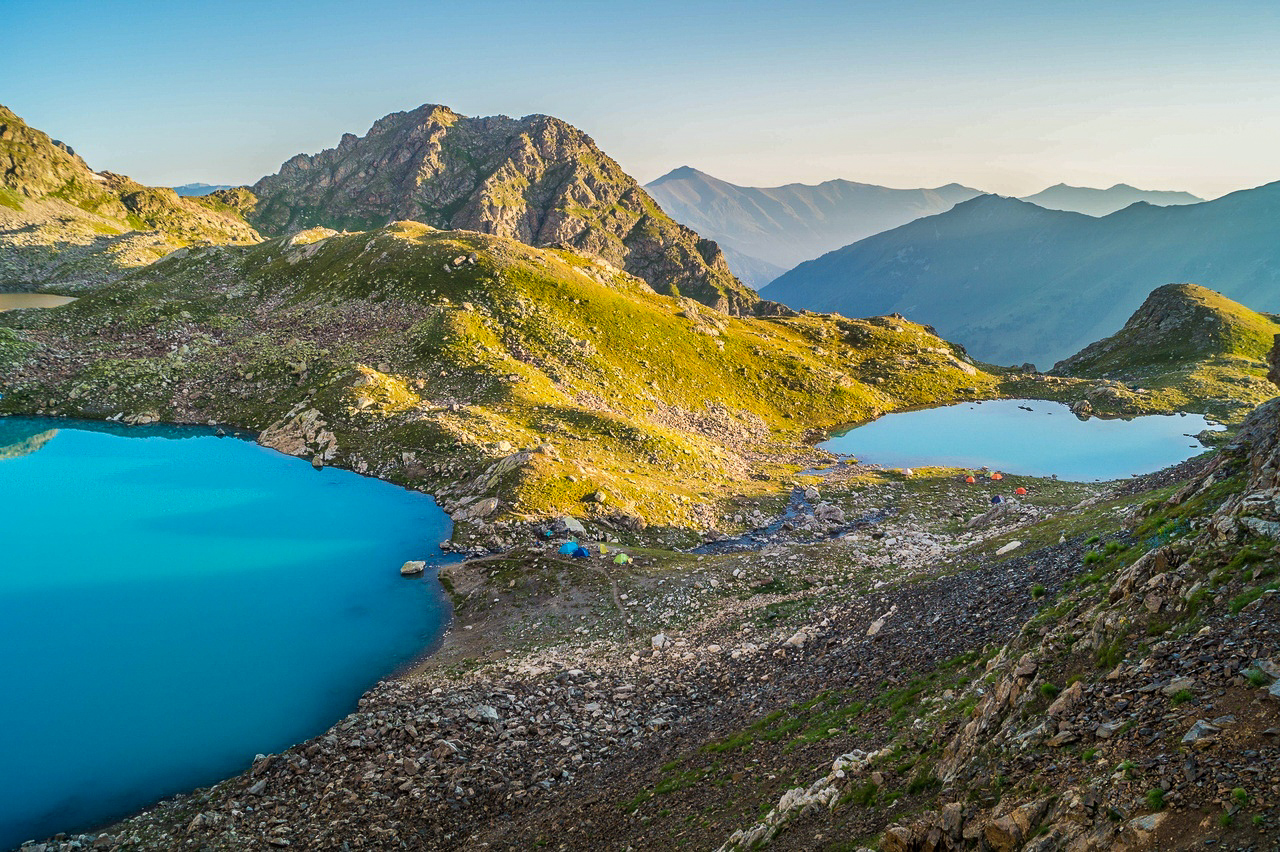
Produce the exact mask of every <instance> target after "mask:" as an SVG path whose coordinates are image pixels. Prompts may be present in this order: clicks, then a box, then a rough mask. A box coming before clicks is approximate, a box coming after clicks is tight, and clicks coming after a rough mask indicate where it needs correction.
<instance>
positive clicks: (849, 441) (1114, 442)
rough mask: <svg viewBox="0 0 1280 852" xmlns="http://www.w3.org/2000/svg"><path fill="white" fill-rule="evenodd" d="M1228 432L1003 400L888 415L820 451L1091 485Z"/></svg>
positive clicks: (1152, 466) (1199, 420)
mask: <svg viewBox="0 0 1280 852" xmlns="http://www.w3.org/2000/svg"><path fill="white" fill-rule="evenodd" d="M1026 409H1030V411H1028V410H1026ZM1222 428H1223V427H1221V426H1218V425H1214V424H1211V423H1210V422H1209V421H1207V420H1206V419H1205V418H1204V417H1202V416H1200V415H1198V414H1187V415H1180V414H1174V415H1149V416H1145V417H1134V418H1132V419H1129V420H1119V419H1116V420H1106V419H1101V418H1097V417H1091V418H1089V419H1087V420H1081V419H1079V418H1078V417H1076V416H1075V415H1074V414H1072V413H1071V409H1070V408H1068V407H1067V406H1065V405H1063V404H1062V403H1058V402H1045V401H1044V400H1038V399H1000V400H991V401H988V402H983V403H960V404H959V405H948V406H944V407H941V408H923V409H918V410H916V411H903V412H899V413H897V414H886V415H885V416H884V417H881V418H880V419H878V420H873V421H871V422H870V423H867V424H865V425H863V426H859V427H857V428H856V429H851V430H849V431H848V432H845V433H843V434H841V435H837V436H835V437H833V438H831V439H830V440H828V441H825V442H824V443H822V444H821V446H822V448H823V449H826V450H830V451H832V452H835V453H845V454H848V455H853V456H856V457H857V458H858V459H859V460H861V461H866V462H872V463H875V464H882V465H886V466H890V467H922V466H925V465H938V466H944V467H970V468H977V467H982V466H986V467H989V468H991V469H993V470H1000V471H1004V472H1006V473H1017V474H1023V475H1026V476H1052V475H1055V474H1056V475H1057V476H1058V478H1059V479H1066V480H1071V481H1076V482H1088V481H1092V480H1108V479H1120V478H1122V477H1128V476H1132V475H1135V474H1143V473H1151V472H1152V471H1156V470H1160V469H1161V468H1164V467H1168V466H1169V465H1172V464H1177V463H1178V462H1182V461H1185V460H1186V459H1189V458H1191V457H1192V456H1195V455H1199V454H1200V453H1202V452H1204V451H1205V449H1206V448H1205V447H1204V446H1203V445H1202V444H1201V443H1200V442H1199V441H1197V440H1196V439H1195V438H1193V437H1191V436H1192V435H1195V434H1198V433H1200V432H1202V431H1204V430H1205V429H1210V430H1220V429H1222Z"/></svg>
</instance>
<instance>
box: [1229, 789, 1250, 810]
mask: <svg viewBox="0 0 1280 852" xmlns="http://www.w3.org/2000/svg"><path fill="white" fill-rule="evenodd" d="M1231 801H1233V802H1235V803H1236V804H1237V805H1239V806H1240V807H1242V808H1243V807H1244V806H1245V805H1247V804H1249V791H1248V790H1246V789H1245V788H1243V787H1236V788H1235V789H1234V790H1232V791H1231Z"/></svg>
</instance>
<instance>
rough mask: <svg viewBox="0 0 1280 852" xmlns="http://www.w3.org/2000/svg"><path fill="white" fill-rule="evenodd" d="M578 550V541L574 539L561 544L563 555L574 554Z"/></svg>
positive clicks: (561, 553)
mask: <svg viewBox="0 0 1280 852" xmlns="http://www.w3.org/2000/svg"><path fill="white" fill-rule="evenodd" d="M577 550H578V543H577V542H576V541H574V540H573V539H570V540H569V541H566V542H565V543H564V544H562V545H560V555H561V556H573V555H574V554H575V553H576V552H577Z"/></svg>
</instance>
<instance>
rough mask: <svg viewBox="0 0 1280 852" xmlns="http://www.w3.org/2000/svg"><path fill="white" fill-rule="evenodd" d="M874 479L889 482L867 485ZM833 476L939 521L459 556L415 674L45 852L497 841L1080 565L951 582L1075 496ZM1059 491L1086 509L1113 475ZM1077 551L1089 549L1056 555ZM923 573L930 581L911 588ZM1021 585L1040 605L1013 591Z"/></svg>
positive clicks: (886, 664) (1074, 547)
mask: <svg viewBox="0 0 1280 852" xmlns="http://www.w3.org/2000/svg"><path fill="white" fill-rule="evenodd" d="M876 476H882V477H886V480H885V481H884V482H883V483H882V484H877V485H870V486H866V487H862V486H860V485H858V484H853V483H857V482H859V481H860V478H865V477H876ZM831 479H832V481H830V482H829V483H827V484H824V492H826V493H825V494H824V495H823V497H824V499H823V500H821V501H817V503H816V505H835V504H840V505H842V506H843V507H845V508H842V509H841V510H840V511H841V512H844V511H846V510H847V511H848V512H849V513H854V512H859V511H862V510H864V509H867V508H868V507H871V506H872V505H878V504H883V503H894V502H901V501H902V500H903V498H904V497H908V498H909V499H910V501H911V503H912V505H913V507H919V506H922V505H928V506H930V509H931V511H932V510H936V512H933V517H931V518H929V519H928V521H927V522H926V523H925V524H923V525H922V524H921V523H920V520H921V519H920V518H918V517H916V516H915V514H914V512H915V511H917V509H916V508H912V509H908V510H907V511H904V512H902V513H901V520H899V519H898V517H896V516H895V517H892V518H889V519H887V520H886V521H885V522H884V523H883V524H882V525H880V526H879V527H878V528H876V529H875V530H873V531H857V532H849V533H846V534H845V535H844V536H843V537H842V538H839V539H835V540H834V541H829V540H823V539H824V538H825V534H826V533H827V532H828V531H829V528H830V527H832V526H838V524H835V523H834V522H833V521H831V520H828V521H822V520H820V519H818V518H816V517H814V516H813V514H812V513H811V512H810V513H809V514H807V515H803V516H800V517H796V518H793V520H794V521H795V523H793V524H789V526H790V529H787V530H781V528H779V532H780V533H781V535H780V536H779V537H778V538H780V540H778V539H775V540H774V541H772V542H768V543H766V544H765V545H764V547H763V549H760V550H757V551H752V552H744V553H734V554H724V555H715V556H700V555H695V554H685V555H680V554H673V553H670V552H665V551H652V552H651V551H648V550H646V549H644V548H628V550H630V551H631V552H632V553H634V554H635V556H636V559H637V562H636V564H635V565H634V567H633V566H627V567H626V568H625V569H618V570H614V569H615V568H616V567H617V566H613V565H612V564H610V563H607V562H604V561H603V560H598V559H593V560H591V561H589V562H585V564H583V563H580V562H579V561H576V560H565V559H561V558H559V557H557V556H555V555H553V554H552V553H548V552H544V551H543V550H541V549H535V548H532V547H522V548H520V549H518V550H516V551H513V552H511V553H508V554H504V555H501V556H497V557H492V556H491V557H489V558H487V559H473V560H469V561H467V562H463V563H459V564H454V565H450V566H445V567H444V568H442V569H441V577H442V580H443V581H444V582H445V583H446V587H447V588H449V589H450V590H451V592H452V594H453V596H454V600H455V606H456V611H455V618H454V622H453V624H452V626H451V627H450V629H449V631H448V633H447V634H446V636H445V638H444V639H443V640H442V642H441V645H440V647H439V648H438V649H437V650H436V651H435V653H433V654H432V656H431V657H429V658H427V660H426V661H425V662H424V663H423V664H422V665H421V666H419V667H418V668H417V669H416V670H415V671H414V672H413V673H412V674H409V675H407V676H405V677H402V678H399V679H394V680H389V681H385V682H383V683H381V684H379V685H378V686H377V687H376V688H375V689H373V690H371V691H370V693H369V694H367V695H366V696H365V698H364V699H362V700H361V707H360V709H359V710H358V711H357V712H356V713H354V714H352V715H351V716H349V717H347V718H346V719H344V720H342V721H341V722H339V723H338V724H336V725H335V726H334V727H333V728H332V729H331V730H330V731H329V732H327V733H326V734H325V735H323V736H321V737H318V738H316V739H315V740H312V741H310V742H308V743H304V744H301V745H299V746H297V747H295V748H293V749H290V750H289V751H288V752H286V753H285V754H284V755H277V756H270V757H268V758H264V759H261V760H259V761H257V762H255V764H254V766H253V768H252V769H251V770H250V771H249V772H247V773H246V774H245V775H243V776H240V777H238V778H235V779H230V780H228V781H226V782H223V783H221V784H219V785H216V786H215V787H213V788H210V789H209V790H207V791H199V792H197V793H195V794H190V795H184V796H179V797H176V798H175V799H173V800H169V801H167V802H164V803H161V804H160V805H158V806H156V807H155V808H153V809H151V810H149V811H147V812H145V813H143V814H141V815H139V816H137V817H134V818H131V819H129V820H126V821H124V822H123V823H121V824H120V825H118V826H115V827H113V828H112V829H110V830H109V831H108V832H106V833H104V834H99V835H95V836H93V837H91V838H90V837H88V836H85V837H81V838H76V839H74V840H72V839H69V840H67V841H50V842H46V843H44V844H36V845H35V846H34V847H28V848H35V849H39V848H41V847H42V846H43V848H44V849H45V850H51V849H62V848H68V849H69V848H77V847H76V846H75V845H73V844H76V843H78V844H80V847H81V848H83V847H84V846H85V845H86V844H96V846H97V847H98V848H116V847H119V848H121V849H134V848H137V849H144V848H155V849H161V848H200V849H237V848H257V847H258V846H259V845H261V844H263V843H266V844H269V845H272V846H279V847H284V846H286V845H288V846H293V847H299V848H314V849H326V848H342V845H343V844H344V843H345V844H347V845H348V846H349V847H350V848H383V846H384V845H385V843H390V842H394V843H395V845H401V844H405V845H407V846H408V847H409V848H436V847H439V848H450V847H452V848H459V847H466V846H470V845H472V844H473V843H482V842H486V841H485V838H484V836H483V835H484V832H483V831H480V828H481V823H483V822H485V821H487V820H489V819H492V818H493V817H494V816H495V815H497V814H510V813H514V812H516V811H519V812H521V813H528V812H530V811H537V810H538V809H539V808H541V807H542V806H543V805H542V803H545V802H548V801H555V802H558V803H560V804H557V805H556V807H561V806H563V803H564V802H565V801H571V800H572V798H573V797H574V795H575V793H574V792H573V791H576V790H580V789H582V785H583V784H588V785H590V786H598V784H599V783H600V782H599V780H595V781H592V780H589V779H600V778H602V777H603V778H607V777H609V776H610V775H611V774H612V770H611V767H612V766H615V765H618V764H623V765H625V764H626V763H627V762H628V761H630V760H631V759H633V757H634V756H636V755H649V754H654V753H660V752H662V751H665V750H668V749H670V748H672V747H673V745H672V743H674V742H681V741H684V740H687V739H688V738H690V737H691V736H692V737H695V738H696V737H699V736H701V737H708V736H714V735H715V733H716V732H717V731H724V730H732V729H733V728H734V727H735V726H740V725H744V724H748V723H749V721H750V720H751V718H752V717H753V716H754V715H756V714H767V713H768V712H770V710H771V708H775V707H778V706H785V705H786V703H787V701H788V700H789V699H791V698H793V697H794V696H795V695H796V693H797V690H799V689H801V688H803V687H805V686H806V685H811V684H812V682H813V678H814V673H813V672H811V671H808V670H807V664H806V663H805V661H806V660H808V659H809V658H810V657H812V656H814V655H815V654H816V655H818V656H821V657H825V656H827V655H828V650H827V649H828V648H830V649H833V652H834V650H835V649H838V651H839V653H840V654H845V655H851V657H853V658H861V657H863V656H864V655H867V654H870V655H872V656H871V657H870V659H876V658H880V659H882V662H881V664H880V665H878V666H877V665H869V664H867V663H862V664H860V665H859V666H858V667H857V671H862V672H867V671H876V670H877V669H882V670H886V671H887V670H892V669H895V668H897V669H899V670H901V671H903V672H904V673H905V672H907V671H914V670H915V669H916V668H917V667H918V666H919V665H920V664H924V665H928V664H929V663H930V662H936V661H937V660H938V659H941V655H944V654H945V655H947V656H954V655H955V654H956V653H960V652H961V651H962V650H963V649H964V648H965V647H968V646H970V645H976V646H979V647H981V646H984V645H986V644H988V643H990V642H996V641H1002V640H1007V638H1008V636H1009V635H1010V634H1011V632H1012V631H1013V630H1015V629H1016V627H1017V626H1018V624H1020V623H1021V621H1022V620H1023V619H1024V618H1025V616H1026V614H1027V612H1028V611H1029V609H1028V608H1029V607H1030V606H1032V604H1033V600H1032V598H1030V597H1029V596H1027V595H1026V594H1025V589H1026V588H1027V586H1028V584H1029V583H1036V582H1039V583H1042V584H1044V585H1045V586H1046V587H1048V588H1054V587H1056V586H1058V585H1060V584H1061V581H1062V579H1063V577H1064V576H1066V574H1067V573H1069V571H1070V568H1071V563H1070V560H1069V559H1067V558H1065V557H1064V558H1061V559H1058V558H1049V559H1046V560H1042V561H1040V562H1038V563H1037V564H1036V565H1034V566H1033V565H1032V564H1031V563H1030V561H1029V560H1028V559H1026V558H1023V559H1018V560H1014V561H1012V562H1009V561H1005V560H1001V561H999V562H993V563H992V565H991V566H989V567H988V568H985V569H983V570H984V571H986V572H988V573H989V576H987V575H986V574H984V575H983V577H982V579H980V580H978V579H975V578H976V577H977V575H974V574H971V572H968V571H966V572H964V573H963V574H959V573H956V574H951V575H950V576H947V575H948V574H949V573H950V572H952V571H954V570H955V567H956V566H955V563H956V561H957V560H958V559H961V558H967V554H969V553H970V552H971V551H973V550H974V549H979V550H980V549H982V548H983V547H984V546H986V545H987V543H988V542H993V541H997V540H1002V539H1004V538H1007V537H1008V532H1009V530H1010V529H1013V528H1015V527H1017V526H1020V525H1024V524H1026V523H1027V522H1028V521H1031V520H1034V519H1038V518H1041V517H1043V516H1044V515H1045V514H1048V513H1049V512H1051V511H1055V510H1061V509H1062V508H1063V507H1062V506H1058V507H1056V508H1055V507H1050V508H1038V507H1036V506H1034V505H1028V506H1026V507H1023V509H1024V510H1025V514H1023V513H1022V512H1019V511H1013V512H1010V513H1009V514H1007V515H1006V516H1005V517H1004V519H1003V520H1004V523H1002V524H997V525H995V526H993V527H991V528H988V529H984V530H980V531H978V532H969V531H965V532H960V533H959V534H945V533H941V532H931V531H929V530H927V529H921V528H920V527H921V526H925V527H928V526H931V525H932V526H939V525H954V518H953V515H954V514H955V513H956V511H957V510H959V511H961V513H962V514H968V513H975V516H976V514H980V512H979V510H980V509H981V508H982V507H983V506H984V505H985V504H986V494H985V492H982V493H978V492H974V491H968V492H966V491H965V490H964V488H963V486H960V485H958V484H957V482H956V479H957V478H956V477H954V476H950V475H948V476H946V477H939V478H938V480H937V483H939V484H940V487H941V491H942V492H943V493H942V494H941V495H939V496H936V497H935V498H931V499H932V502H931V500H927V499H925V498H923V497H919V498H917V497H916V496H915V494H914V489H915V486H917V485H918V484H921V483H920V481H918V482H912V481H909V480H907V479H904V478H902V477H901V476H900V475H897V474H894V473H889V472H880V471H876V470H874V469H872V468H868V467H854V466H850V467H849V468H848V469H846V470H842V471H841V474H840V478H836V477H833V478H831ZM1010 487H1012V485H1011V486H1010ZM1048 487H1051V486H1050V485H1049V484H1048V483H1046V488H1048ZM1052 487H1057V488H1060V489H1061V490H1062V491H1063V493H1062V494H1061V495H1060V499H1061V500H1067V501H1071V502H1073V503H1074V502H1078V501H1079V499H1084V498H1089V499H1092V498H1093V497H1096V496H1097V494H1098V490H1099V489H1097V488H1095V487H1092V486H1083V485H1070V484H1053V486H1052ZM828 489H829V490H828ZM926 490H931V489H926ZM814 496H815V497H816V496H817V495H814ZM827 500H830V501H831V502H827ZM747 516H748V517H751V510H748V512H747ZM756 517H760V516H759V515H758V514H757V515H756ZM801 539H816V540H807V541H806V540H801ZM543 547H546V549H547V550H551V547H550V546H548V545H543ZM987 549H988V550H994V548H991V547H989V548H987ZM1078 549H1079V544H1078V542H1077V543H1076V544H1064V545H1054V546H1053V547H1052V548H1050V551H1049V552H1054V553H1056V552H1058V551H1059V550H1060V551H1061V552H1062V553H1064V554H1066V553H1072V552H1075V551H1078ZM824 550H834V551H835V552H832V553H823V552H822V551H824ZM962 554H964V555H965V556H964V557H962V556H961V555H962ZM854 566H856V568H855V567H854ZM552 575H554V576H552ZM508 576H510V578H511V579H507V578H508ZM907 578H911V579H913V580H916V581H917V583H907V584H904V583H903V580H904V579H907ZM921 578H925V579H924V583H923V584H919V581H920V580H921ZM535 581H538V582H535ZM526 584H530V588H529V589H527V590H526V589H525V588H524V587H525V585H526ZM566 588H572V590H573V591H572V593H570V594H567V595H566V591H565V590H566ZM944 588H946V589H950V590H951V591H949V592H946V594H953V595H956V596H958V598H957V600H963V601H964V607H965V608H967V609H970V610H975V611H978V612H981V613H982V618H980V619H976V620H972V621H969V620H966V623H963V624H961V623H957V622H956V613H957V612H959V611H961V610H956V611H953V612H950V613H948V614H947V615H946V621H942V622H940V621H939V620H938V619H936V618H934V619H933V621H932V623H931V625H930V626H931V627H933V628H935V629H936V628H939V627H945V628H946V631H945V632H946V635H947V644H946V646H945V647H944V648H938V647H931V648H928V649H927V654H926V655H925V656H923V657H919V658H917V655H918V654H921V653H922V651H924V649H921V648H919V647H916V646H915V643H914V640H913V633H912V631H911V630H910V629H908V627H907V625H910V624H914V623H917V622H919V621H921V620H922V619H923V620H924V621H925V622H926V623H929V619H928V618H925V617H924V616H925V613H926V612H928V611H929V610H930V608H931V607H933V606H934V604H931V603H930V600H931V599H934V600H936V599H937V596H938V595H939V594H943V592H942V589H944ZM1015 589H1016V590H1020V591H1022V597H1023V598H1025V602H1024V605H1023V606H1021V607H1020V608H1010V607H1007V606H1005V603H1004V602H1005V597H1006V594H1007V593H1011V592H1013V591H1014V590H1015ZM525 595H527V597H526V596H525ZM800 614H803V618H801V619H797V618H796V616H798V615H800ZM575 616H576V618H575ZM544 621H545V622H550V621H558V622H559V623H558V624H557V625H556V626H554V627H548V626H547V625H545V624H541V623H540V622H544ZM799 622H803V623H799ZM877 622H878V623H879V625H880V626H879V628H878V629H877V630H876V632H875V634H873V635H871V636H867V635H866V634H867V631H868V629H869V628H870V627H871V625H872V624H874V623H877ZM842 637H843V638H842ZM850 637H861V638H850ZM819 649H820V650H819ZM885 655H888V656H887V657H886V656H885ZM865 677H866V675H865V674H864V675H862V678H865ZM859 680H860V678H859V677H858V676H856V675H852V676H850V677H849V678H848V682H849V683H851V684H852V683H855V682H858V681H859ZM873 685H874V686H878V685H879V681H876V682H875V684H873ZM727 695H732V696H733V698H732V700H729V699H727V698H726V696H727ZM352 797H355V798H354V799H353V798H352ZM308 800H312V801H308ZM357 800H358V803H357ZM290 802H292V803H293V804H294V805H301V806H302V807H303V808H304V810H305V812H306V814H307V815H308V816H307V820H308V822H306V823H305V824H303V823H300V822H299V818H300V815H298V814H290V815H289V816H288V817H287V818H286V817H284V816H282V814H283V813H284V812H287V811H290V810H291V808H292V807H293V805H291V804H290ZM304 803H305V804H304ZM282 809H283V810H282ZM523 818H524V817H522V819H523ZM424 819H425V820H426V822H425V823H424V822H423V820H424ZM531 825H532V823H531ZM505 830H506V831H508V832H510V831H513V830H515V829H514V826H512V825H508V826H507V827H506V829H505ZM478 831H480V833H479V834H477V832H478ZM384 842H385V843H384ZM487 842H495V843H498V845H503V843H504V842H505V841H498V840H492V841H487Z"/></svg>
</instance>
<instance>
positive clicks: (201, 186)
mask: <svg viewBox="0 0 1280 852" xmlns="http://www.w3.org/2000/svg"><path fill="white" fill-rule="evenodd" d="M220 189H235V187H234V186H232V185H231V184H229V183H184V184H183V185H182V186H175V187H174V188H173V191H174V192H176V193H178V195H186V196H192V195H208V194H210V193H212V192H217V191H218V190H220Z"/></svg>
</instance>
